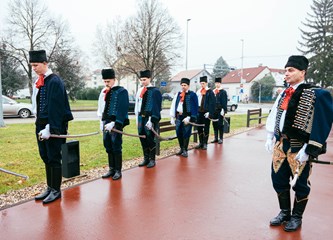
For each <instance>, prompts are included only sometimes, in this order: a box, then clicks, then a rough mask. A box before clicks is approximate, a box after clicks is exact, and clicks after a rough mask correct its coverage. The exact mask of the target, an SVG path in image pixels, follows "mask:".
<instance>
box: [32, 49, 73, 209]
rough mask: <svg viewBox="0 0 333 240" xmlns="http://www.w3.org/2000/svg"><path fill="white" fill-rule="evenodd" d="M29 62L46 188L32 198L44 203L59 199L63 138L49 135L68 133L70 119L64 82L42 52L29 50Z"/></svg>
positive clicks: (33, 104) (37, 133) (37, 135)
mask: <svg viewBox="0 0 333 240" xmlns="http://www.w3.org/2000/svg"><path fill="white" fill-rule="evenodd" d="M29 62H30V65H31V67H32V69H33V70H34V72H35V73H36V74H37V75H38V80H37V81H36V82H35V83H34V85H33V96H32V106H33V110H34V114H35V115H36V138H37V143H38V150H39V155H40V157H41V158H42V160H43V161H44V164H45V171H46V182H47V189H46V190H45V192H43V193H42V194H40V195H38V196H36V197H35V200H43V203H44V204H47V203H50V202H53V201H55V200H56V199H58V198H60V197H61V190H60V187H61V181H62V165H61V158H62V156H61V145H62V144H64V143H65V142H66V140H65V139H63V138H52V137H50V135H51V134H57V135H62V134H67V128H68V121H70V120H72V119H73V115H72V113H71V110H70V107H69V102H68V96H67V93H66V89H65V86H64V82H63V80H62V79H61V78H60V77H59V76H57V75H56V74H54V73H53V72H52V70H51V69H49V68H48V61H47V57H46V52H45V51H44V50H37V51H30V52H29Z"/></svg>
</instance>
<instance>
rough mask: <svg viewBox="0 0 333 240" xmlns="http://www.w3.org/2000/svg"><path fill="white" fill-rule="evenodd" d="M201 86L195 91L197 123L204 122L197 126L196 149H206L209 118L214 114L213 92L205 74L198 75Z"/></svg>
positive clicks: (214, 101)
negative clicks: (197, 111) (196, 97)
mask: <svg viewBox="0 0 333 240" xmlns="http://www.w3.org/2000/svg"><path fill="white" fill-rule="evenodd" d="M200 85H201V88H200V89H199V90H198V91H197V96H198V105H199V114H198V121H197V123H198V124H204V125H205V126H204V127H198V135H199V145H198V146H196V147H195V148H196V149H203V150H207V143H208V138H209V128H210V120H209V119H212V118H213V116H214V112H215V106H216V100H215V95H214V92H213V91H212V90H211V89H210V88H208V86H207V76H203V77H200Z"/></svg>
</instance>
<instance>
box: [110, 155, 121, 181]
mask: <svg viewBox="0 0 333 240" xmlns="http://www.w3.org/2000/svg"><path fill="white" fill-rule="evenodd" d="M114 158H115V174H114V175H113V176H112V179H113V180H118V179H120V178H121V177H122V174H121V169H122V167H123V156H122V154H121V153H117V154H115V155H114Z"/></svg>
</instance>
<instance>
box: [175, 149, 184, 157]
mask: <svg viewBox="0 0 333 240" xmlns="http://www.w3.org/2000/svg"><path fill="white" fill-rule="evenodd" d="M182 153H183V149H182V148H181V149H180V150H179V152H177V153H176V155H177V156H179V155H182Z"/></svg>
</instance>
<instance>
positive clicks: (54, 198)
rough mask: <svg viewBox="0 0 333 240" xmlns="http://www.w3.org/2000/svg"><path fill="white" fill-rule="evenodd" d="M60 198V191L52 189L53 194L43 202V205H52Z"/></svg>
mask: <svg viewBox="0 0 333 240" xmlns="http://www.w3.org/2000/svg"><path fill="white" fill-rule="evenodd" d="M58 198H61V191H60V190H59V191H58V190H55V189H53V188H51V192H50V194H49V195H48V196H47V197H46V198H45V199H44V200H43V204H48V203H51V202H53V201H55V200H57V199H58Z"/></svg>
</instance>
